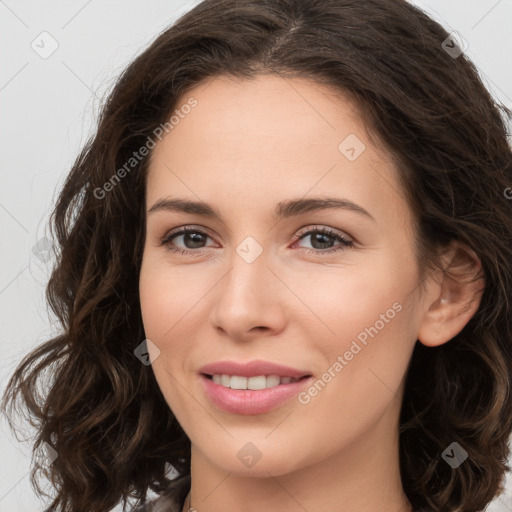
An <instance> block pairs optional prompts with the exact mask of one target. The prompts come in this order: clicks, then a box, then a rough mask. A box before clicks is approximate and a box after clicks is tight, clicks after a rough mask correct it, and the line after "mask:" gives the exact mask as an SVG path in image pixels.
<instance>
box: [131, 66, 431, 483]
mask: <svg viewBox="0 0 512 512" xmlns="http://www.w3.org/2000/svg"><path fill="white" fill-rule="evenodd" d="M191 98H194V99H195V102H194V101H193V100H191ZM187 102H189V103H187ZM186 104H194V105H195V106H194V107H193V108H180V107H181V106H182V105H186ZM176 109H177V110H178V114H177V117H176V118H174V122H173V128H172V129H171V130H169V133H168V134H167V135H165V137H164V138H163V139H162V141H161V142H160V143H159V144H158V145H157V146H156V148H155V149H154V151H153V154H152V156H151V163H150V168H149V173H148V177H147V196H146V205H147V211H148V213H147V234H146V241H145V248H144V256H143V262H142V269H141V274H140V300H141V308H142V316H143V321H144V328H145V333H146V337H147V338H148V339H149V340H151V343H150V344H149V345H150V347H153V348H152V349H151V348H150V353H152V355H153V357H154V361H153V364H152V368H153V371H154V373H155V376H156V379H157V381H158V384H159V386H160V389H161V390H162V393H163V396H164V397H165V399H166V401H167V403H168V405H169V407H170V408H171V409H172V411H173V412H174V414H175V415H176V417H177V419H178V421H179V422H180V424H181V426H182V427H183V429H184V430H185V432H186V433H187V435H188V436H189V438H190V439H191V442H192V445H193V451H194V453H196V454H197V457H200V458H202V459H203V460H205V461H206V460H209V462H210V464H214V465H216V466H218V467H219V468H221V469H223V470H225V471H232V472H236V473H244V474H249V473H250V474H252V475H255V476H256V475H259V476H267V475H268V473H267V472H270V473H271V474H272V475H280V474H285V473H289V472H292V471H294V470H299V469H301V468H305V467H306V466H308V465H311V464H313V463H316V462H320V461H322V460H327V458H328V457H332V456H333V454H336V453H338V454H340V453H344V455H346V456H348V457H357V456H358V455H360V453H361V450H366V453H370V452H368V450H372V453H373V452H378V453H380V452H385V451H390V452H393V453H397V439H398V433H397V425H398V416H399V412H400V405H401V398H402V390H403V379H404V374H405V372H406V369H407V366H408V363H409V360H410V357H411V354H412V350H413V348H414V344H415V342H416V339H417V333H418V325H419V322H420V316H421V315H420V312H421V298H420V296H419V284H420V283H419V275H418V266H417V262H416V259H415V253H414V245H413V232H414V229H415V228H414V221H413V218H412V214H411V211H410V209H409V208H408V206H407V203H406V201H405V199H404V194H403V192H402V189H401V187H400V185H399V183H398V177H397V171H396V169H395V168H394V167H393V165H392V164H391V162H390V160H389V158H388V157H387V156H386V155H385V154H384V153H379V152H378V151H377V149H376V148H375V147H373V146H372V145H371V144H370V142H369V139H368V137H367V135H366V133H365V130H364V127H363V124H362V122H361V120H360V118H359V116H358V113H357V111H356V110H354V109H353V107H352V106H351V104H350V103H349V102H348V101H347V100H345V99H344V98H343V97H342V96H341V95H339V94H335V93H334V92H333V91H332V90H330V89H328V88H326V87H324V86H322V85H318V84H315V83H312V82H309V81H307V80H303V79H283V78H281V77H279V76H276V75H260V76H258V77H257V78H256V79H254V80H251V81H243V82H242V81H233V80H230V79H228V78H226V77H218V78H216V79H213V80H211V81H209V82H208V83H202V84H201V85H199V86H197V87H195V88H194V89H193V90H191V91H190V92H189V93H187V94H186V95H184V96H183V98H181V99H180V101H179V102H178V104H177V107H176ZM177 119H178V121H176V120H177ZM327 198H330V199H335V200H338V201H342V202H345V203H344V204H343V203H340V204H341V206H338V207H335V206H334V203H331V205H330V207H328V208H316V207H315V204H316V203H315V202H314V201H317V200H323V199H327ZM166 200H168V201H171V200H172V201H177V200H179V201H182V203H181V204H184V203H183V202H185V201H186V202H191V203H192V202H193V203H198V202H201V203H207V204H208V205H209V207H208V208H204V207H203V208H199V207H197V208H188V209H181V208H178V207H171V206H172V205H171V203H163V202H162V201H166ZM313 200H314V201H313ZM159 202H160V206H159V207H155V208H153V207H154V206H155V205H157V204H158V203H159ZM174 204H175V205H176V203H174ZM152 208H153V211H151V210H152ZM185 210H186V211H185ZM201 210H202V211H201ZM206 210H208V211H210V212H211V211H215V212H217V213H218V216H214V215H210V214H206ZM276 212H280V214H279V215H278V216H276ZM365 212H366V213H365ZM183 228H187V229H190V230H191V232H190V233H188V234H187V233H185V234H183V233H181V234H176V235H175V236H173V237H172V236H170V235H172V234H174V233H178V232H179V231H180V230H181V229H183ZM321 230H329V233H326V234H322V232H321ZM319 231H320V232H319ZM165 239H166V242H165V244H162V241H163V240H165ZM183 251H185V252H184V253H183ZM256 360H257V361H259V362H269V363H274V364H277V365H284V366H286V367H289V368H292V369H295V370H297V371H298V374H297V375H298V376H300V375H307V376H309V377H306V378H304V379H303V380H301V381H298V382H297V383H290V384H286V380H287V379H283V381H282V383H281V384H279V385H278V386H277V387H276V386H274V387H273V389H272V384H276V383H277V382H281V381H280V380H279V381H275V380H273V379H274V378H270V379H263V380H262V379H261V378H259V379H248V376H249V377H250V376H252V377H256V376H258V375H260V376H262V377H263V376H268V375H270V374H274V373H275V374H277V375H278V376H280V377H286V376H290V375H287V373H290V372H289V371H288V370H286V369H279V370H277V369H273V368H268V367H267V368H265V367H264V366H261V367H258V365H256V366H255V367H253V368H250V369H251V370H253V372H252V373H250V372H249V371H247V368H245V369H244V368H242V369H236V368H235V369H230V368H227V369H226V368H224V369H222V368H220V369H218V368H217V369H215V368H214V369H213V370H212V369H210V373H217V372H220V373H225V372H226V373H225V375H230V374H231V375H235V376H236V375H238V376H239V377H242V379H240V378H235V379H230V378H229V377H224V378H223V379H224V380H223V382H224V384H227V385H228V386H233V387H234V388H237V387H244V386H245V385H246V384H247V383H249V384H250V387H261V386H262V385H267V384H268V385H271V389H269V390H267V391H265V390H259V391H256V390H252V389H249V390H242V389H231V391H230V390H229V388H228V387H225V386H224V385H223V384H218V383H216V382H214V381H213V380H210V379H209V378H208V377H205V376H204V375H203V374H202V373H203V372H205V369H204V368H203V367H204V366H205V365H210V364H212V363H216V362H221V361H222V362H235V363H240V364H242V365H243V364H244V363H247V362H252V361H256ZM205 373H207V372H205ZM244 376H245V378H246V380H245V381H244V379H243V377H244ZM215 379H216V380H217V378H215ZM262 383H263V384H262ZM281 386H283V387H281ZM251 393H254V395H251ZM390 441H391V442H390ZM249 443H251V444H249Z"/></svg>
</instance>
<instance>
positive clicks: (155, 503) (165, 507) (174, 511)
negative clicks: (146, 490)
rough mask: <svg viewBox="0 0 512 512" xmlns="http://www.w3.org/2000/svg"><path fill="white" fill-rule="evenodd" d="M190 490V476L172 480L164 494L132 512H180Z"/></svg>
mask: <svg viewBox="0 0 512 512" xmlns="http://www.w3.org/2000/svg"><path fill="white" fill-rule="evenodd" d="M189 490H190V475H187V476H181V477H179V478H177V479H176V480H173V481H172V482H171V483H170V484H169V486H168V487H167V489H166V490H165V492H164V493H162V494H161V495H160V496H158V497H157V498H154V499H152V500H151V501H148V502H147V503H144V504H142V505H139V506H138V507H135V508H134V509H133V510H132V512H181V510H182V509H183V504H184V502H185V498H186V496H187V494H188V492H189Z"/></svg>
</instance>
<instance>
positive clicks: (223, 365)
mask: <svg viewBox="0 0 512 512" xmlns="http://www.w3.org/2000/svg"><path fill="white" fill-rule="evenodd" d="M199 372H200V373H203V374H207V375H214V374H216V373H217V374H220V375H222V374H224V375H239V376H241V377H257V376H258V375H279V376H280V377H292V378H294V379H300V378H301V377H304V376H306V375H311V373H310V372H308V371H306V370H299V369H296V368H291V367H289V366H284V365H282V364H277V363H272V362H270V361H263V360H259V359H256V360H254V361H249V362H247V363H237V362H236V361H217V362H215V363H210V364H207V365H205V366H203V367H201V368H200V369H199ZM226 389H227V388H226Z"/></svg>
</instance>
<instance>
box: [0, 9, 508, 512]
mask: <svg viewBox="0 0 512 512" xmlns="http://www.w3.org/2000/svg"><path fill="white" fill-rule="evenodd" d="M449 38H450V34H449V33H448V32H447V31H446V30H445V29H444V28H442V27H441V26H440V25H439V24H438V23H436V22H435V21H434V20H432V19H431V18H430V17H428V16H427V15H426V14H425V13H424V12H422V11H421V10H420V9H418V8H416V7H414V6H412V5H411V4H409V3H407V2H405V1H403V0H366V1H364V2H361V1H357V0H222V1H221V0H205V1H203V2H202V3H200V4H198V5H197V6H196V7H194V8H193V9H192V10H190V11H189V12H188V13H186V14H185V15H183V16H182V17H181V18H180V19H179V20H178V21H177V22H176V23H175V24H174V25H172V26H171V27H170V28H168V29H167V30H165V31H164V32H162V33H161V34H160V35H159V36H158V37H157V38H156V39H155V41H154V42H153V43H152V44H150V45H149V46H148V48H146V49H145V50H144V51H143V52H142V53H141V54H140V55H139V56H138V57H137V58H135V59H134V60H133V62H132V63H131V64H130V65H129V66H128V67H127V68H126V70H125V71H124V72H123V73H122V75H121V76H120V77H119V79H118V80H117V82H116V84H115V86H114V87H113V89H112V91H111V92H110V94H109V95H108V98H107V99H106V101H105V103H104V105H103V107H102V110H101V113H100V116H99V119H98V126H97V130H96V133H95V134H94V136H93V137H91V139H90V140H89V141H88V142H87V144H86V145H85V147H84V148H83V150H82V151H81V153H80V154H79V156H78V157H77V159H76V161H75V163H74V165H73V167H72V169H71V171H70V173H69V175H68V176H67V179H66V181H65V183H64V185H63V187H62V189H61V190H60V195H59V196H58V199H57V201H56V204H55V207H54V209H53V211H52V215H51V218H50V227H51V232H52V234H53V236H54V238H55V240H56V246H57V248H58V250H57V259H56V263H55V266H54V268H53V271H52V274H51V277H50V279H49V282H48V285H47V289H46V297H47V300H48V303H49V306H50V307H51V309H52V310H53V312H54V313H55V314H56V315H57V318H58V320H59V323H60V325H61V332H60V334H59V335H58V336H56V337H54V338H52V339H50V340H48V341H46V342H45V343H44V344H42V345H41V346H39V347H38V348H36V349H35V350H33V351H32V352H31V353H30V354H28V355H27V356H26V357H25V358H24V359H23V360H22V361H21V362H20V364H19V366H18V367H17V369H16V371H15V373H14V374H13V375H12V377H11V379H10V381H9V383H8V386H7V389H6V392H5V395H4V398H3V402H2V407H3V410H4V411H6V412H7V413H8V415H9V416H10V417H12V416H14V412H16V411H20V410H21V409H23V411H24V412H28V415H29V417H30V420H31V422H32V424H33V425H34V426H36V427H37V437H36V439H35V443H34V447H35V448H37V447H42V446H50V447H51V448H52V449H53V450H55V452H56V453H57V454H58V456H57V458H56V459H55V460H53V462H52V463H51V464H48V465H40V464H35V465H34V469H33V470H32V474H31V482H32V485H33V486H35V488H36V489H37V491H38V492H40V487H39V484H38V480H39V477H40V476H45V477H46V478H47V479H49V480H50V481H51V483H52V485H53V486H54V488H55V490H56V493H55V496H54V498H53V501H52V503H51V504H50V506H49V508H48V512H55V511H61V512H64V511H66V512H86V511H87V512H100V511H102V512H103V511H105V510H110V509H111V508H113V507H114V506H115V505H116V504H117V503H119V502H120V501H121V500H122V501H123V502H124V505H126V503H127V500H130V499H137V503H141V502H144V501H145V500H146V497H147V492H148V490H150V489H151V490H153V491H155V492H157V493H161V492H163V490H164V489H165V488H166V487H167V485H168V484H169V482H170V479H169V478H168V476H169V475H168V469H169V467H173V468H174V469H175V471H176V472H177V475H187V474H189V473H190V440H189V439H188V437H187V436H186V434H185V433H184V432H183V430H182V429H181V427H180V425H179V424H178V422H177V420H176V418H175V416H174V415H173V412H172V411H171V410H170V408H169V406H168V405H167V403H166V402H165V400H164V398H163V396H162V393H161V391H160V389H159V387H158V384H157V382H156V380H155V377H154V375H153V372H152V369H151V366H147V365H144V364H141V361H140V360H139V359H138V358H137V357H135V355H134V350H135V349H136V348H137V347H138V346H139V345H140V343H141V342H142V341H143V340H144V338H145V336H144V329H143V324H142V317H141V310H140V303H139V293H138V277H139V271H140V266H141V259H142V251H143V245H144V238H145V220H146V219H145V208H144V205H145V180H146V172H147V167H148V160H149V157H148V156H145V157H140V158H139V157H134V153H137V155H139V156H140V155H141V153H142V151H140V150H141V148H142V147H148V146H149V145H150V144H149V141H150V140H151V141H152V143H153V144H152V145H154V144H155V143H156V142H158V139H159V138H160V135H159V134H161V133H162V127H165V128H166V130H167V129H170V128H169V125H170V124H171V125H172V123H169V118H170V116H171V115H172V113H173V112H174V111H175V110H176V109H179V108H180V104H179V103H178V102H179V100H180V98H186V93H187V91H188V90H189V89H190V88H191V87H193V86H195V85H197V84H199V83H200V82H201V81H203V80H205V79H207V78H211V77H215V76H219V75H229V76H233V77H237V78H244V79H248V80H249V79H251V78H252V77H254V76H256V75H257V74H258V73H276V74H279V75H280V76H282V77H283V78H289V77H291V78H293V77H305V78H310V79H312V80H314V81H315V82H316V83H319V84H325V85H329V86H331V87H333V88H335V89H337V90H339V91H341V92H343V93H344V94H346V95H349V96H350V98H352V99H353V100H354V101H355V102H356V104H357V106H358V108H359V110H360V112H361V115H362V116H363V119H364V122H365V126H366V127H367V129H368V131H369V133H370V135H371V138H372V140H373V141H374V142H375V143H376V144H382V145H384V146H385V147H386V148H387V149H388V150H389V153H390V154H391V155H392V157H393V159H394V161H395V163H396V166H397V168H398V169H399V173H400V180H401V182H402V186H403V191H404V195H405V197H406V198H407V200H408V203H409V205H410V208H411V211H412V212H413V213H414V216H415V218H416V220H417V225H418V230H417V231H418V232H417V233H416V239H415V244H416V247H417V252H418V255H419V260H420V261H421V262H422V268H424V267H425V265H426V264H427V262H428V261H429V260H431V259H432V258H434V256H435V249H436V248H439V247H442V246H445V245H446V244H448V243H449V242H450V241H453V240H458V241H460V242H462V243H463V244H464V245H465V246H467V247H469V248H470V249H471V250H473V251H474V252H475V253H476V255H477V256H478V257H479V259H480V261H481V263H482V268H483V273H484V275H485V290H484V292H483V295H482V299H481V303H480V307H479V309H478V310H477V312H476V313H475V314H474V316H473V317H472V318H471V320H470V321H469V322H468V324H467V325H466V326H465V328H464V329H463V330H462V331H461V332H460V333H459V334H458V335H457V336H455V337H454V338H453V339H451V340H450V341H449V342H448V343H445V344H443V345H442V346H439V347H435V348H427V347H425V346H423V345H422V344H421V343H419V342H417V343H416V346H415V348H414V352H413V355H412V359H411V362H410V366H409V371H408V372H407V376H406V383H405V386H406V387H405V394H404V398H403V404H402V410H401V415H400V471H401V477H402V483H403V486H404V491H405V493H406V495H407V497H408V499H409V500H410V502H411V503H412V504H413V506H414V507H417V508H423V509H425V510H433V511H437V512H441V511H442V512H447V511H468V510H481V509H484V508H485V507H486V506H487V505H488V503H489V502H490V501H491V500H492V499H493V498H494V497H496V496H497V494H498V493H499V492H501V491H502V490H503V480H504V474H505V471H506V470H508V469H510V468H509V466H508V465H507V458H508V456H509V448H508V439H509V436H510V433H511V429H512V397H511V393H510V390H511V372H512V332H511V331H512V201H511V199H510V198H511V197H512V189H511V188H510V187H511V186H512V164H511V160H512V153H511V149H510V147H509V145H508V141H507V126H506V117H507V116H508V117H509V118H510V116H511V112H510V111H509V110H507V109H506V108H505V107H504V106H503V105H500V104H498V103H497V102H496V101H495V100H494V99H493V98H492V97H491V95H490V94H489V92H488V91H487V89H486V88H485V86H484V85H483V83H482V81H481V79H480V77H479V74H478V71H477V69H476V68H475V66H474V65H473V64H472V63H471V61H469V60H468V58H467V57H466V56H465V54H464V53H460V52H453V51H449V49H450V48H455V49H457V48H458V46H454V43H453V41H452V39H449ZM446 41H448V42H449V44H447V43H446ZM191 115H193V114H191ZM121 169H124V171H125V172H121ZM43 376H45V378H47V380H46V381H44V382H43V383H42V384H43V391H44V392H43V393H41V390H40V389H39V388H38V386H37V384H38V383H39V384H41V381H42V379H43ZM20 399H21V400H22V404H21V406H20ZM10 424H11V427H12V428H13V429H15V428H16V427H15V426H14V425H13V422H12V420H10ZM453 442H457V443H458V444H459V445H460V446H461V447H463V448H464V450H465V451H466V452H467V454H468V458H467V459H466V460H465V461H464V463H463V464H461V465H460V466H459V467H458V468H456V469H453V468H452V467H450V465H449V464H447V463H446V461H445V460H443V457H442V454H443V451H444V450H445V449H446V448H447V447H449V446H450V445H451V443H453Z"/></svg>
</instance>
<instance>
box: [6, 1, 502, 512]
mask: <svg viewBox="0 0 512 512" xmlns="http://www.w3.org/2000/svg"><path fill="white" fill-rule="evenodd" d="M456 50H457V51H456ZM460 50H461V48H460V47H459V46H458V45H457V42H456V40H455V39H454V38H453V37H452V36H450V34H448V33H447V32H446V31H445V30H444V29H443V28H442V27H440V26H439V25H438V24H437V23H435V22H434V21H432V20H431V19H430V18H428V17H427V16H426V15H425V14H424V13H423V12H422V11H420V10H418V9H417V8H415V7H413V6H411V5H410V4H408V3H406V2H404V1H402V0H394V1H389V0H369V1H366V2H351V1H349V0H336V1H335V0H322V1H320V0H318V1H296V0H293V1H292V0H266V1H263V0H261V1H260V0H238V1H234V0H233V1H218V0H211V1H204V2H202V3H201V4H199V5H197V6H196V7H195V8H194V9H192V10H191V11H190V12H188V13H187V14H185V15H184V16H183V17H182V18H181V19H180V20H178V22H177V23H176V24H175V25H173V26H172V27H170V28H169V29H168V30H166V31H165V32H164V33H162V34H161V35H160V36H159V37H158V38H157V39H156V41H155V42H154V43H153V44H152V45H151V46H150V47H149V48H148V49H146V50H145V51H144V52H143V53H142V54H141V55H140V56H139V57H138V58H137V59H135V61H134V62H133V63H132V64H131V65H130V66H129V67H128V68H127V69H126V71H125V72H124V73H123V75H122V76H121V78H120V79H119V81H118V83H117V85H116V86H115V88H114V90H113V91H112V93H111V95H110V97H109V98H108V101H107V103H106V105H105V107H104V109H103V111H102V114H101V117H100V121H99V126H98V130H97V133H96V134H95V136H94V137H93V139H92V140H91V141H90V142H89V144H88V145H87V146H86V147H85V148H84V150H83V152H82V153H81V154H80V156H79V157H78V159H77V161H76V162H75V165H74V166H73V169H72V170H71V173H70V174H69V177H68V179H67V181H66V183H65V184H64V187H63V190H62V191H61V194H60V197H59V199H58V201H57V204H56V207H55V210H54V213H53V217H52V227H53V230H54V233H55V235H56V237H57V241H58V244H59V246H60V248H61V251H60V254H59V259H58V264H57V266H56V267H55V269H54V271H53V274H52V276H51V279H50V282H49V284H48V291H47V295H48V299H49V303H50V305H51V307H52V309H53V310H54V311H55V312H56V314H57V315H58V317H59V319H60V321H61V322H62V326H63V330H62V334H61V335H60V336H58V337H56V338H55V339H52V340H50V341H48V342H47V343H46V344H44V345H43V346H41V347H40V348H38V349H37V350H36V351H34V352H33V353H31V354H29V355H28V356H27V357H26V358H25V360H24V361H22V362H21V364H20V366H19V367H18V369H17V370H16V372H15V374H14V375H13V377H12V379H11V381H10V383H9V386H8V388H7V392H6V395H5V399H4V407H5V408H7V406H8V405H14V404H15V403H16V399H17V398H22V399H23V401H24V404H25V406H26V407H28V409H29V411H30V413H31V414H32V415H33V417H34V418H35V421H37V425H38V428H39V430H38V432H39V434H38V438H37V443H36V446H45V447H50V448H51V449H52V450H55V454H56V455H57V456H56V458H55V457H53V459H54V460H53V461H52V463H51V464H50V465H48V466H47V467H46V468H42V469H45V470H46V471H47V473H48V476H50V477H51V478H52V479H53V482H54V484H55V487H56V490H57V493H56V496H55V499H54V500H53V502H52V503H51V504H50V507H49V508H48V510H49V511H58V510H59V511H60V510H62V511H64V510H70V511H91V512H99V511H105V510H110V509H111V508H112V507H114V506H115V505H116V504H117V503H118V502H119V501H120V500H123V502H124V503H125V504H126V502H127V500H128V499H129V498H137V499H138V502H137V503H136V510H144V511H163V510H165V511H168V510H169V511H170V510H178V511H185V510H198V511H199V512H213V511H218V510H249V511H252V510H262V509H267V510H279V511H292V510H299V509H303V510H308V511H320V510H386V511H396V512H399V511H400V512H411V511H419V510H424V511H427V510H430V511H443V512H444V511H469V510H471V511H474V510H482V509H484V508H485V507H486V506H487V504H488V503H489V502H490V501H491V500H492V499H493V498H494V497H495V496H497V495H498V494H499V493H500V492H501V491H502V490H503V487H502V483H503V477H504V474H505V471H506V470H507V469H509V467H508V466H507V464H506V459H507V457H508V455H509V451H508V446H507V441H508V438H509V436H510V433H511V430H512V398H511V396H510V392H509V389H510V381H511V377H512V376H511V371H512V370H511V369H512V344H511V341H512V336H511V334H512V333H511V320H512V319H511V315H512V309H511V308H512V286H511V285H512V210H511V208H510V200H509V199H508V194H507V190H508V189H509V187H510V186H511V183H512V168H511V161H512V154H511V149H510V147H509V146H508V144H507V133H506V128H505V122H504V116H503V117H502V115H501V114H506V115H510V112H509V111H508V110H506V109H505V108H504V107H502V106H500V105H497V104H496V103H495V101H494V100H493V99H492V98H491V96H490V95H489V93H488V92H487V90H486V89H485V87H484V86H483V85H482V83H481V81H480V79H479V77H478V74H477V71H476V69H475V67H474V66H473V64H472V63H471V62H470V61H468V59H467V58H466V57H465V55H464V53H463V52H462V51H460ZM305 244H309V245H305ZM37 361H39V366H35V367H34V368H32V365H34V364H36V362H37ZM49 368H51V369H52V381H51V384H49V385H48V386H47V394H46V396H45V397H44V399H43V400H42V401H38V399H37V398H38V397H37V396H36V392H35V383H36V381H37V380H38V378H39V377H40V376H41V374H42V373H43V371H44V370H45V369H49ZM169 468H171V469H173V470H174V474H175V475H174V476H175V478H174V480H173V481H172V482H171V483H170V480H169V478H167V476H168V469H169ZM166 475H167V476H166ZM148 490H152V491H155V492H157V493H158V494H160V497H158V498H157V499H156V500H152V501H150V502H148V501H147V491H148Z"/></svg>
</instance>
